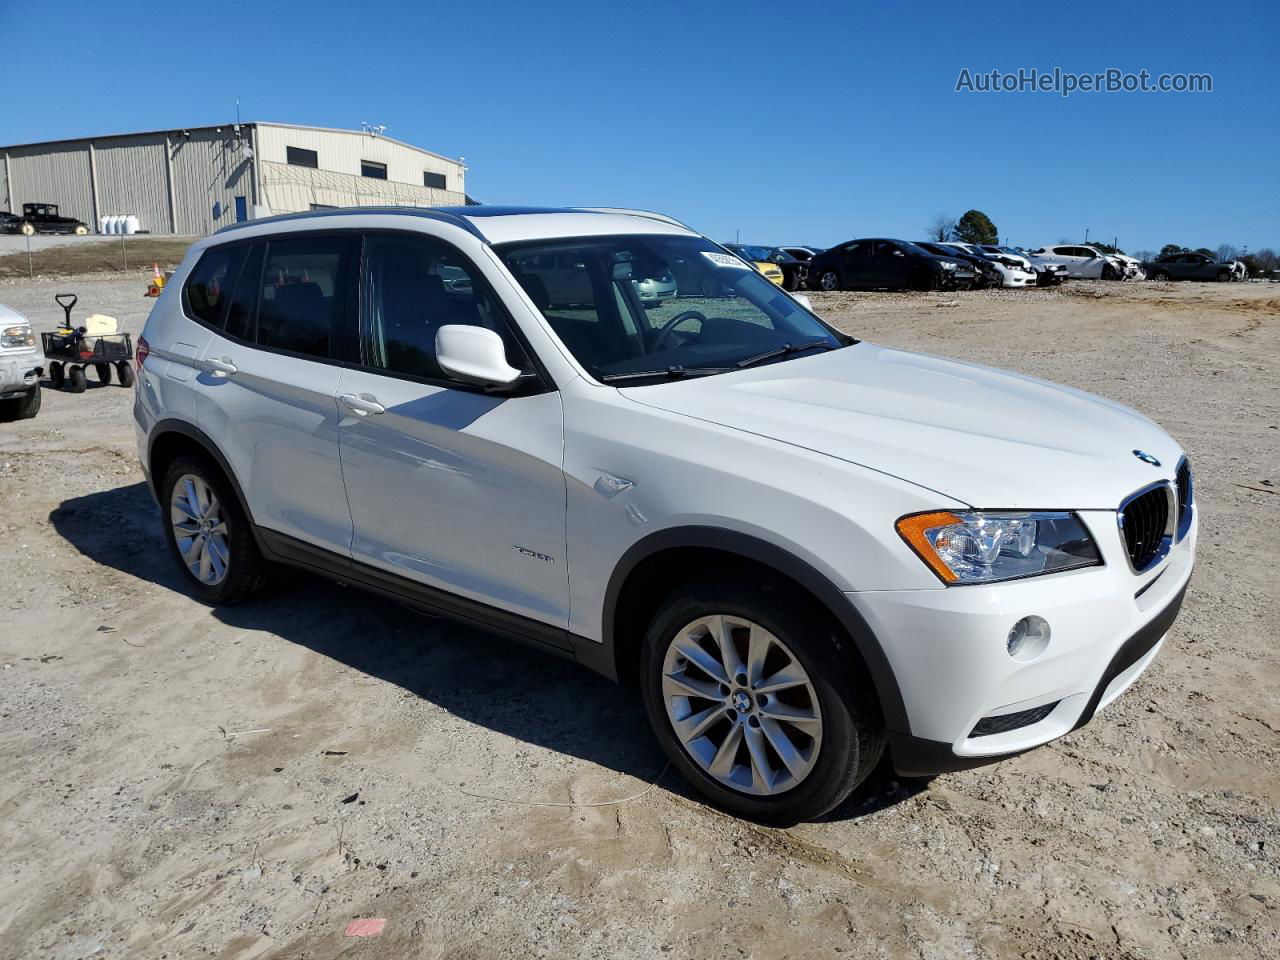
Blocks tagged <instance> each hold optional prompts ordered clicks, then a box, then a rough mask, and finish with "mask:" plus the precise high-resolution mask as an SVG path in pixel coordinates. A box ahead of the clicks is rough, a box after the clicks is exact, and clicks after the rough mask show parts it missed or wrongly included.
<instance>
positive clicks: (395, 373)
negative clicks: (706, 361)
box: [338, 233, 582, 628]
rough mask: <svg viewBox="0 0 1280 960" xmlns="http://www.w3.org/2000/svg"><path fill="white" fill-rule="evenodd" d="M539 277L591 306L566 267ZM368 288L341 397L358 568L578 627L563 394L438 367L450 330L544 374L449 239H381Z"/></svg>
mask: <svg viewBox="0 0 1280 960" xmlns="http://www.w3.org/2000/svg"><path fill="white" fill-rule="evenodd" d="M542 269H544V271H547V272H545V273H544V274H542V275H538V276H537V279H538V281H539V282H540V283H542V284H546V283H547V282H548V281H549V280H550V281H553V282H556V281H559V284H560V286H561V288H562V294H563V295H567V296H570V297H581V296H582V292H581V291H580V290H578V289H576V288H575V286H574V281H572V280H571V279H570V278H565V277H562V276H554V275H552V274H551V273H550V272H549V271H553V270H558V269H559V268H558V267H556V266H554V265H553V264H551V263H546V264H543V266H542ZM361 276H362V295H361V302H362V307H361V349H360V354H361V361H360V363H359V364H358V365H357V366H355V367H353V368H352V369H350V370H348V371H347V373H346V375H345V377H344V378H343V382H342V388H341V390H340V391H339V397H338V402H339V405H340V406H341V407H342V411H341V418H340V420H339V434H340V437H341V451H342V470H343V476H344V478H345V482H346V491H347V499H348V501H349V502H350V504H351V516H352V519H353V521H354V531H355V536H354V541H353V543H352V556H353V557H354V559H355V560H356V561H358V562H360V563H365V564H369V565H371V566H374V567H378V568H380V569H382V570H385V571H388V572H390V573H393V574H397V575H399V576H401V577H405V578H408V579H410V580H413V581H416V582H418V583H420V584H423V585H425V586H426V587H429V588H435V589H439V590H444V591H447V592H448V593H450V594H454V595H456V596H461V597H464V598H466V599H469V600H474V601H477V602H480V603H483V604H486V605H488V606H490V607H497V608H499V609H501V610H504V611H507V612H510V613H515V614H518V615H520V616H522V617H527V618H531V619H534V620H538V621H541V622H543V623H545V624H551V625H553V626H556V627H560V628H563V627H565V626H567V623H568V616H569V587H568V574H567V570H566V564H565V557H566V553H565V510H566V507H565V504H566V497H567V491H566V487H565V478H564V473H563V447H564V429H563V422H562V416H561V405H560V394H559V393H558V392H556V391H554V390H549V389H545V388H543V389H534V390H532V391H530V392H526V393H522V394H517V395H498V394H490V393H486V392H485V391H483V390H480V389H475V388H471V387H467V386H464V385H463V384H460V383H458V382H457V381H454V380H452V379H450V378H449V377H447V376H446V375H445V374H444V372H443V371H442V370H441V369H440V367H439V364H438V363H437V362H436V355H435V341H436V333H437V332H438V331H439V329H440V328H441V327H442V326H445V325H446V324H475V325H480V326H485V327H488V328H489V329H492V330H495V331H497V332H498V333H500V334H501V335H502V336H503V339H504V340H505V341H506V343H507V356H508V360H509V361H510V362H511V363H512V364H513V365H514V366H517V367H521V368H522V369H528V370H532V369H533V367H532V365H531V363H530V359H529V356H528V353H527V351H526V349H525V347H524V346H523V344H522V343H521V341H520V340H519V338H518V336H517V335H516V333H515V331H514V328H513V327H512V325H511V324H510V321H509V319H508V317H507V316H506V313H505V310H504V309H503V307H502V305H501V303H500V302H499V301H498V299H497V297H496V296H495V294H494V293H493V291H492V288H491V287H490V286H489V284H488V282H487V281H486V280H485V278H484V275H483V273H482V272H481V271H480V270H479V269H478V268H477V267H476V266H475V265H474V264H472V263H471V262H470V261H469V260H468V259H467V258H465V257H464V256H463V255H462V254H461V253H460V252H459V251H457V250H456V249H455V248H454V247H453V246H452V245H450V244H448V243H447V242H445V241H444V240H442V239H439V238H436V237H432V236H427V235H425V234H421V233H412V234H404V233H371V234H369V235H368V236H367V237H366V238H365V244H364V256H363V267H362V272H361ZM460 276H465V277H466V278H467V280H466V282H459V277H460ZM449 277H452V278H453V283H452V284H449V283H445V282H443V281H444V280H445V279H446V278H449Z"/></svg>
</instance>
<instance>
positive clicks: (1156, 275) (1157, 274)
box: [1151, 270, 1169, 280]
mask: <svg viewBox="0 0 1280 960" xmlns="http://www.w3.org/2000/svg"><path fill="white" fill-rule="evenodd" d="M1151 279H1152V280H1168V279H1169V274H1167V273H1165V272H1164V271H1163V270H1157V271H1156V272H1155V273H1153V274H1152V275H1151Z"/></svg>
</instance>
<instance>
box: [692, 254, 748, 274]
mask: <svg viewBox="0 0 1280 960" xmlns="http://www.w3.org/2000/svg"><path fill="white" fill-rule="evenodd" d="M702 255H703V256H704V257H706V258H707V259H708V260H710V261H711V262H712V263H714V264H715V265H716V266H717V267H736V268H737V269H739V270H749V269H750V268H749V267H748V266H747V265H746V264H745V263H743V262H742V261H741V260H739V259H738V258H737V257H735V256H734V255H733V254H731V253H713V252H712V251H710V250H703V251H702Z"/></svg>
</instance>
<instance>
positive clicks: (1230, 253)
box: [1215, 243, 1240, 260]
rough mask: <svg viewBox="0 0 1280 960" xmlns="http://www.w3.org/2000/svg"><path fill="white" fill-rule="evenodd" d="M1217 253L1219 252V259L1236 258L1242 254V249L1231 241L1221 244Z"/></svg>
mask: <svg viewBox="0 0 1280 960" xmlns="http://www.w3.org/2000/svg"><path fill="white" fill-rule="evenodd" d="M1215 253H1217V255H1218V259H1219V260H1234V259H1235V258H1236V257H1238V256H1239V255H1240V251H1239V250H1237V249H1236V248H1235V247H1233V246H1232V245H1231V244H1229V243H1224V244H1222V245H1221V246H1219V247H1218V249H1217V250H1216V251H1215Z"/></svg>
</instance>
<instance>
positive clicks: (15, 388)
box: [0, 303, 44, 421]
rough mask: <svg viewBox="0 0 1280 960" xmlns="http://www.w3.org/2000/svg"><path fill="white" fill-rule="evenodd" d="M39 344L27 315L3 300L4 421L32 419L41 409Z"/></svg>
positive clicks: (0, 372) (0, 390) (0, 366)
mask: <svg viewBox="0 0 1280 960" xmlns="http://www.w3.org/2000/svg"><path fill="white" fill-rule="evenodd" d="M39 344H40V341H39V340H37V339H36V335H35V334H34V333H32V332H31V324H30V323H28V322H27V318H26V317H24V316H23V315H22V314H20V313H18V311H17V310H14V309H12V308H10V307H6V306H5V305H4V304H3V303H0V421H2V420H29V419H31V418H32V417H34V416H35V415H36V414H37V413H39V412H40V376H41V374H43V373H44V353H43V352H42V351H41V350H40V346H39Z"/></svg>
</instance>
